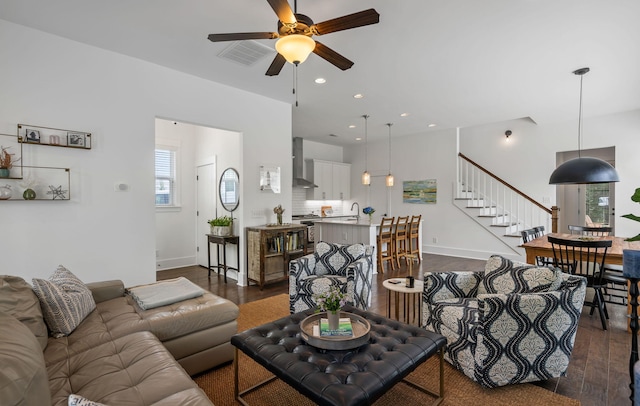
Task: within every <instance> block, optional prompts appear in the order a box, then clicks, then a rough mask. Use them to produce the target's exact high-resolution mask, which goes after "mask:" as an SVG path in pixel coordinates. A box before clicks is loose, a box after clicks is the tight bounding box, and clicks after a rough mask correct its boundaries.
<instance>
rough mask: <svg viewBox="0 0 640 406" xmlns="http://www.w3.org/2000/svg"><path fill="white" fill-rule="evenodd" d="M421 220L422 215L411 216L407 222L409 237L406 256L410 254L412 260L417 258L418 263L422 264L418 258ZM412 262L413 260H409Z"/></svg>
mask: <svg viewBox="0 0 640 406" xmlns="http://www.w3.org/2000/svg"><path fill="white" fill-rule="evenodd" d="M421 220H422V214H421V215H419V216H411V221H410V222H409V236H408V237H407V243H408V246H409V248H408V249H407V254H410V255H411V257H412V258H417V259H418V263H421V262H422V258H420V221H421ZM411 261H412V262H413V259H412V260H411Z"/></svg>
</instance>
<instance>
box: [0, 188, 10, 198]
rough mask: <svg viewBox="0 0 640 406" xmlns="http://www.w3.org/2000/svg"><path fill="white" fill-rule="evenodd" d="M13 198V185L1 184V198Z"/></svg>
mask: <svg viewBox="0 0 640 406" xmlns="http://www.w3.org/2000/svg"><path fill="white" fill-rule="evenodd" d="M9 199H11V186H9V185H4V186H0V200H9Z"/></svg>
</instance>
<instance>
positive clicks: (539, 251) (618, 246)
mask: <svg viewBox="0 0 640 406" xmlns="http://www.w3.org/2000/svg"><path fill="white" fill-rule="evenodd" d="M548 236H552V237H556V238H563V239H567V240H577V239H588V240H611V241H612V244H611V248H609V250H607V257H606V258H605V264H608V265H622V253H623V251H624V250H640V241H626V238H625V237H615V236H606V237H596V236H583V235H577V234H561V233H550V234H546V235H543V236H541V237H538V238H536V239H534V240H531V241H529V242H526V243H524V244H522V245H521V247H522V248H524V250H525V252H526V254H527V260H526V261H527V263H528V264H535V263H536V257H543V258H553V248H552V247H551V243H550V242H549V240H548V238H547V237H548ZM627 291H628V290H627ZM627 314H631V305H630V300H629V299H627ZM627 331H628V332H631V329H630V325H629V320H628V321H627Z"/></svg>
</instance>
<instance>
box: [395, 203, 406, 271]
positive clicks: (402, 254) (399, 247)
mask: <svg viewBox="0 0 640 406" xmlns="http://www.w3.org/2000/svg"><path fill="white" fill-rule="evenodd" d="M408 236H409V216H405V217H402V216H399V217H398V218H397V219H396V226H395V230H394V233H393V255H394V258H395V261H396V264H398V268H400V258H404V260H405V261H407V256H406V255H407V237H408Z"/></svg>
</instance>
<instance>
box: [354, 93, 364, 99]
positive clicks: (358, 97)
mask: <svg viewBox="0 0 640 406" xmlns="http://www.w3.org/2000/svg"><path fill="white" fill-rule="evenodd" d="M363 97H364V95H363V94H362V93H356V94H354V95H353V98H354V99H362V98H363Z"/></svg>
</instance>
